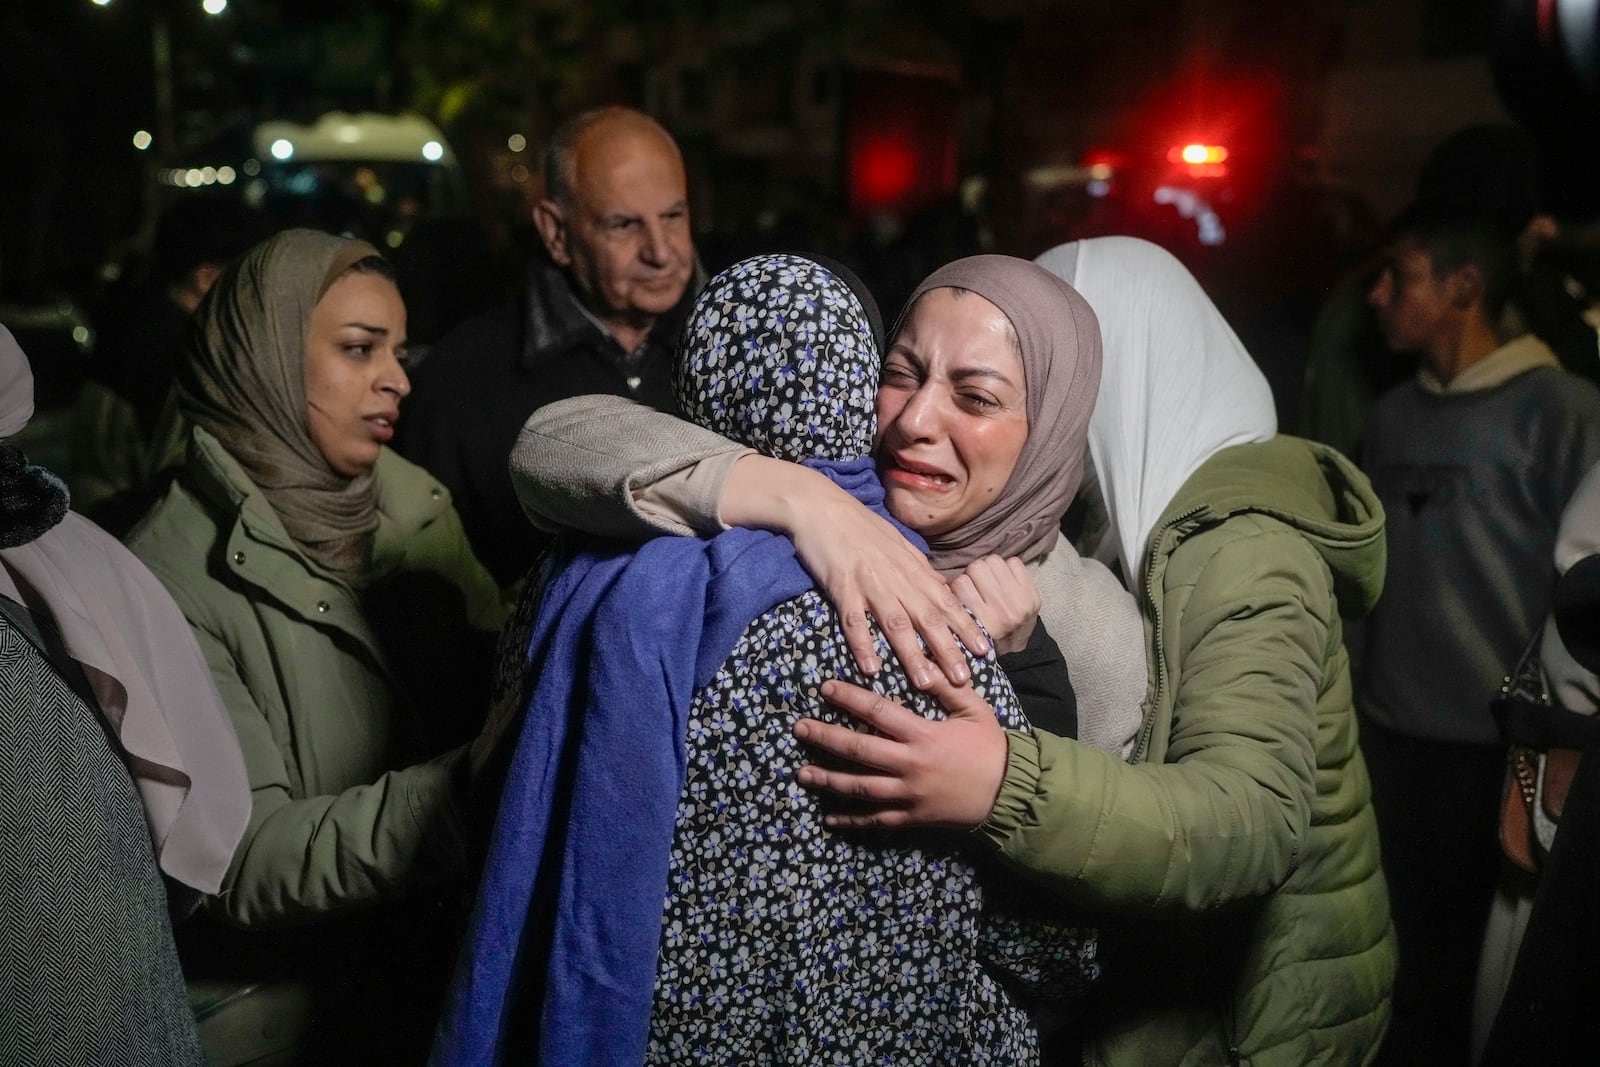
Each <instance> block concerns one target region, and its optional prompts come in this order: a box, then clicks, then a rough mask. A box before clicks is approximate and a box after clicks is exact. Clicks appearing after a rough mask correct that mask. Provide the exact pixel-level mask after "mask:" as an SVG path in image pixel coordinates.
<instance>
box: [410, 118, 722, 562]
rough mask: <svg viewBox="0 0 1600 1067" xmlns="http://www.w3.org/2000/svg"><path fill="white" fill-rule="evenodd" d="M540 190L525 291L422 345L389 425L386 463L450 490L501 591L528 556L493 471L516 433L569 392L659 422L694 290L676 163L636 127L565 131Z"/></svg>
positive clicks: (652, 134) (630, 123)
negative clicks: (613, 401)
mask: <svg viewBox="0 0 1600 1067" xmlns="http://www.w3.org/2000/svg"><path fill="white" fill-rule="evenodd" d="M544 183H545V194H546V195H545V199H543V200H541V201H540V202H539V204H538V206H537V207H536V208H535V209H534V213H533V218H534V223H535V225H536V226H537V227H538V230H539V237H540V240H541V243H542V244H543V251H544V254H543V255H541V256H538V257H537V259H536V262H535V263H534V265H533V270H532V274H531V277H530V279H529V282H528V287H527V291H526V292H525V293H524V294H523V296H522V298H521V299H519V300H518V301H516V302H515V303H513V304H511V305H507V306H505V307H501V308H499V309H496V310H494V311H492V312H489V313H488V314H486V315H484V316H482V317H481V318H478V319H474V320H471V321H469V322H466V323H463V324H462V325H461V326H459V327H457V328H456V329H455V330H453V331H452V332H451V333H450V334H448V335H447V336H446V337H444V338H443V339H442V340H441V341H440V342H439V343H438V344H437V345H436V346H435V347H434V349H433V351H432V353H431V354H430V355H429V357H428V360H427V362H426V364H425V365H424V366H423V367H422V368H421V369H420V370H419V372H418V374H417V375H416V379H415V382H414V391H413V393H412V395H411V397H410V399H409V400H408V401H407V403H406V406H405V410H404V412H403V416H402V419H401V422H400V424H399V428H400V433H401V437H400V442H399V448H400V451H401V452H402V453H404V454H405V455H406V457H407V458H409V459H411V460H412V461H414V462H416V463H419V464H421V465H422V466H423V467H426V468H427V469H428V470H429V471H431V472H432V473H433V474H434V476H435V477H437V478H439V480H441V481H442V482H444V483H445V484H446V485H447V486H449V487H450V491H451V493H453V494H454V496H455V503H456V507H457V509H458V510H459V511H460V513H461V519H462V522H463V523H464V524H465V525H466V529H467V536H468V539H469V540H470V541H471V542H472V546H473V549H474V551H476V552H477V554H478V556H479V558H480V559H481V560H482V561H483V563H484V564H485V566H487V567H488V568H489V570H490V572H491V573H493V574H494V576H495V579H496V580H497V581H499V582H500V583H501V585H508V584H510V583H512V582H514V581H516V580H517V579H518V578H520V577H522V575H523V574H524V573H525V572H526V571H527V569H528V567H529V566H530V565H531V564H532V562H533V559H534V557H535V555H536V554H537V551H538V549H539V547H540V541H539V540H538V535H537V534H535V532H534V531H533V530H532V529H531V528H530V527H529V526H528V523H527V521H526V520H525V519H524V518H523V517H522V510H521V508H520V507H519V506H518V504H517V498H516V493H515V491H514V490H513V489H512V486H511V477H510V475H509V474H508V473H507V470H506V459H507V457H508V456H509V455H510V453H511V445H512V442H513V441H514V440H515V439H516V436H517V431H518V430H519V429H521V428H522V424H523V422H524V421H525V420H526V419H527V417H528V416H529V415H530V414H531V413H532V412H533V411H534V409H535V408H538V407H540V406H542V405H544V404H547V403H549V402H550V401H552V400H557V399H560V398H563V397H568V396H576V395H579V394H582V393H613V394H616V395H619V396H627V397H632V398H634V399H636V400H639V401H642V402H644V403H646V404H650V405H652V406H654V407H658V408H661V409H662V410H668V411H670V410H672V409H673V404H672V398H671V388H670V381H671V371H672V347H673V343H674V341H675V340H676V335H677V331H678V328H679V326H680V325H681V324H682V321H683V317H684V315H685V314H686V313H687V311H688V308H689V305H690V303H691V302H692V301H693V299H694V294H695V292H696V291H697V290H698V289H699V287H700V285H701V284H703V275H702V274H701V272H700V271H699V269H698V267H697V264H696V261H695V254H694V246H693V243H692V241H691V238H690V232H689V201H688V194H687V183H686V181H685V178H684V169H683V157H682V155H681V154H680V153H679V151H678V146H677V145H676V143H674V141H673V140H672V137H671V135H669V134H668V133H667V131H666V130H664V129H662V128H661V126H660V125H659V124H658V123H656V122H655V120H653V119H651V118H650V117H649V116H647V115H645V114H643V113H641V112H638V111H634V110H632V109H630V108H622V107H608V108H600V109H597V110H594V111H587V112H584V113H583V114H580V115H578V116H576V117H575V118H572V119H570V120H568V121H567V122H566V123H565V124H563V125H562V126H561V127H560V128H559V129H557V130H556V132H555V133H554V134H553V135H552V136H551V138H550V142H549V145H548V147H547V150H546V154H545V164H544ZM691 283H693V284H691Z"/></svg>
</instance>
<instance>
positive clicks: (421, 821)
mask: <svg viewBox="0 0 1600 1067" xmlns="http://www.w3.org/2000/svg"><path fill="white" fill-rule="evenodd" d="M195 637H196V639H197V640H198V641H199V643H200V648H201V651H202V652H203V653H204V654H205V657H206V662H207V663H208V664H209V665H210V666H211V671H212V674H213V675H214V677H215V678H216V682H217V689H218V691H219V692H220V693H221V694H222V699H223V703H224V704H225V705H226V706H227V708H228V713H229V716H230V717H231V718H232V720H233V725H234V730H235V732H236V733H237V735H238V738H239V745H240V748H241V750H242V752H243V754H244V762H245V773H246V775H247V776H248V778H249V781H250V795H251V807H250V823H249V825H248V826H247V827H246V829H245V832H244V838H243V839H242V840H241V841H240V842H239V847H238V849H237V850H236V851H235V853H234V857H233V862H232V863H231V864H230V865H229V867H228V873H227V875H226V876H225V877H224V878H223V882H222V891H221V892H220V893H219V894H218V895H217V896H216V897H214V898H211V899H210V900H209V901H208V902H207V907H208V909H209V910H210V911H211V912H212V914H214V915H216V916H217V917H218V918H220V919H222V920H223V921H225V922H228V923H232V924H234V925H238V926H244V927H269V926H281V925H288V924H292V923H296V922H301V921H305V920H308V919H312V918H317V917H319V916H324V915H329V914H332V913H336V912H339V911H343V910H347V909H351V908H356V907H360V906H362V905H367V904H372V903H376V902H378V901H380V900H386V899H394V898H397V897H400V896H404V895H406V894H407V893H409V892H413V891H416V890H419V889H423V888H426V887H428V886H430V885H434V884H438V883H441V882H443V881H446V880H447V879H449V878H451V877H454V876H457V875H459V874H460V873H461V871H462V870H463V869H464V868H465V861H466V844H465V837H464V833H463V828H462V822H461V815H460V812H459V808H458V795H459V792H460V789H459V787H458V783H459V782H461V781H463V777H462V774H461V773H458V767H459V766H460V765H461V764H462V763H463V761H464V759H465V754H466V752H465V749H464V748H457V749H453V750H451V751H450V752H447V753H445V754H444V755H442V756H439V757H437V758H436V759H433V760H430V761H429V762H427V763H420V764H417V765H416V766H412V767H406V768H403V769H401V770H396V771H391V772H389V773H388V774H385V775H383V776H382V777H381V778H379V779H378V780H377V781H375V782H373V783H372V784H370V785H361V786H356V787H354V788H351V789H347V790H345V791H344V792H342V793H339V794H337V795H335V796H318V797H307V798H305V799H303V800H295V799H293V797H292V796H291V793H290V781H289V772H288V769H287V767H285V765H284V762H283V759H282V757H281V756H280V754H279V749H278V746H277V744H276V743H275V742H274V740H273V737H272V732H271V728H270V726H269V724H268V722H267V718H266V716H265V715H263V714H262V712H261V710H260V709H259V708H258V707H257V705H256V703H255V701H254V699H253V698H252V697H251V695H250V691H249V689H248V688H247V687H246V686H245V684H244V681H243V679H241V678H240V676H239V672H238V669H237V667H236V666H235V664H234V660H233V657H232V656H231V655H230V654H229V653H228V650H227V648H226V647H225V646H224V644H223V643H222V642H221V641H220V640H219V639H218V638H217V637H216V636H215V635H213V634H210V633H207V632H205V631H204V630H201V629H199V628H195Z"/></svg>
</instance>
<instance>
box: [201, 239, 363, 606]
mask: <svg viewBox="0 0 1600 1067" xmlns="http://www.w3.org/2000/svg"><path fill="white" fill-rule="evenodd" d="M377 254H378V251H377V249H375V248H373V247H372V246H371V245H369V244H367V243H366V242H365V241H353V240H349V239H348V238H343V237H334V236H332V235H330V234H325V233H318V232H317V231H315V230H286V231H284V232H283V233H280V234H278V235H277V236H275V237H272V238H269V239H268V240H266V241H263V242H262V243H261V244H259V245H257V246H256V247H255V248H253V249H251V250H250V251H249V252H247V253H245V255H244V256H243V257H241V258H240V259H239V260H238V261H237V262H235V263H234V264H233V266H231V267H229V268H228V270H227V271H225V272H224V273H223V275H222V277H220V278H218V279H217V283H216V284H215V285H214V286H212V288H211V291H210V293H208V294H207V295H206V298H205V299H204V300H203V301H201V303H200V306H199V308H197V309H196V311H195V314H194V323H193V325H192V326H191V327H190V331H189V341H188V350H187V352H186V353H185V358H184V360H183V362H182V363H181V364H180V365H179V368H178V404H179V410H180V411H182V412H183V415H184V417H186V418H188V419H189V420H190V421H192V422H194V423H195V424H196V425H198V426H200V427H202V428H204V429H205V430H207V431H208V432H209V433H211V434H212V435H213V436H214V437H216V439H217V440H218V441H220V442H221V443H222V446H223V447H224V448H226V449H227V450H228V453H229V454H230V455H232V456H233V458H234V459H236V460H237V461H238V462H239V465H240V466H242V467H243V468H244V470H245V473H246V474H247V475H249V477H250V481H251V482H253V483H254V484H255V486H256V487H257V488H258V489H260V490H261V492H262V493H263V494H264V495H265V496H266V498H267V502H268V503H270V504H271V505H272V509H273V510H274V511H276V512H277V513H278V517H279V518H280V519H282V520H283V526H284V529H285V530H287V531H288V533H289V536H290V537H292V538H294V540H295V542H296V543H297V544H298V545H299V546H300V547H301V548H302V549H304V551H305V553H306V555H308V556H309V557H310V558H311V560H312V561H313V562H314V563H316V564H317V565H318V566H320V567H322V568H323V569H324V570H326V571H327V572H328V573H329V574H331V575H333V576H334V577H335V578H338V579H340V580H342V581H344V582H345V583H346V584H348V585H350V586H351V587H352V588H354V587H357V586H359V585H360V584H361V582H362V577H363V575H364V574H365V572H366V568H367V564H368V561H369V558H370V554H371V548H372V536H373V532H374V531H375V530H376V529H377V528H378V511H377V506H376V504H375V502H374V499H373V493H372V476H371V475H370V474H368V473H363V474H359V475H357V476H356V477H354V478H347V477H345V476H344V475H342V474H339V473H338V472H337V471H335V470H334V469H333V468H332V467H331V466H329V464H328V461H327V459H326V458H324V457H323V455H322V451H321V449H319V448H318V447H317V445H316V443H315V442H314V441H312V439H311V431H310V429H309V420H308V410H307V407H306V388H305V368H306V330H307V327H308V325H309V324H310V322H311V311H312V309H313V308H314V307H316V304H317V301H318V300H320V299H322V294H323V293H325V292H327V291H328V287H329V286H330V285H332V284H333V283H334V281H335V280H336V279H337V278H338V277H339V276H340V275H341V274H343V273H344V272H345V271H346V270H348V269H349V268H350V266H351V265H352V264H354V263H355V262H357V261H358V260H361V259H364V258H366V257H367V256H375V255H377Z"/></svg>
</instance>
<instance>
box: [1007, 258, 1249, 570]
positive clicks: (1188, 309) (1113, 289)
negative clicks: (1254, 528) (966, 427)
mask: <svg viewBox="0 0 1600 1067" xmlns="http://www.w3.org/2000/svg"><path fill="white" fill-rule="evenodd" d="M1037 262H1038V263H1039V265H1040V266H1042V267H1044V268H1045V269H1046V270H1049V271H1050V272H1051V273H1053V274H1055V275H1056V276H1057V277H1059V278H1061V279H1062V280H1063V281H1065V282H1067V283H1068V284H1069V285H1071V286H1073V287H1074V288H1075V289H1077V290H1078V291H1079V292H1080V293H1082V294H1083V296H1084V299H1086V300H1088V301H1089V306H1090V307H1092V308H1094V311H1095V314H1096V315H1097V316H1099V319H1100V332H1101V335H1102V338H1103V340H1104V344H1105V358H1104V365H1103V367H1102V370H1101V374H1100V393H1099V397H1098V399H1097V400H1096V401H1095V408H1094V415H1093V417H1092V418H1091V419H1090V420H1089V457H1090V460H1091V462H1092V464H1093V466H1094V471H1095V474H1096V476H1097V477H1098V479H1099V484H1100V491H1101V493H1102V495H1103V496H1104V498H1105V504H1106V512H1107V514H1108V516H1109V517H1110V529H1109V530H1108V532H1107V537H1106V540H1105V542H1103V543H1102V546H1101V551H1100V552H1098V553H1096V554H1097V555H1101V556H1102V557H1103V558H1104V557H1105V556H1106V552H1107V550H1108V549H1109V548H1115V550H1116V552H1117V553H1118V554H1119V555H1120V557H1121V560H1122V573H1123V580H1124V581H1125V582H1127V583H1128V585H1129V586H1130V587H1132V586H1134V585H1135V584H1136V583H1137V582H1138V580H1139V575H1141V574H1142V573H1143V572H1144V567H1143V559H1144V552H1145V549H1146V547H1147V545H1148V542H1149V539H1150V534H1151V532H1152V530H1153V529H1154V527H1155V524H1156V520H1157V519H1159V518H1160V517H1161V514H1162V512H1164V511H1166V509H1167V506H1168V505H1169V504H1171V503H1172V499H1173V497H1175V496H1176V495H1177V493H1178V490H1179V489H1181V488H1182V487H1183V483H1184V482H1186V481H1188V480H1189V476H1190V475H1192V474H1193V473H1194V472H1195V471H1196V470H1197V469H1199V467H1200V465H1201V464H1202V463H1204V462H1205V461H1206V460H1208V459H1210V458H1211V457H1212V456H1214V455H1216V454H1217V453H1218V452H1220V451H1221V450H1223V449H1224V448H1228V447H1229V446H1231V445H1238V444H1245V443H1246V442H1250V441H1268V440H1271V439H1272V437H1273V436H1274V435H1275V434H1276V433H1277V432H1278V419H1277V414H1276V410H1275V409H1274V407H1273V403H1272V391H1271V389H1270V388H1269V387H1268V386H1267V380H1266V378H1265V377H1264V376H1263V375H1262V373H1261V371H1260V370H1259V369H1257V367H1256V365H1255V362H1254V361H1253V360H1252V359H1251V358H1250V353H1248V352H1246V351H1245V349H1244V345H1242V344H1240V343H1239V338H1238V337H1237V336H1235V335H1234V332H1233V330H1232V328H1230V327H1229V326H1228V324H1227V322H1226V321H1225V320H1224V319H1223V317H1222V313H1221V312H1220V311H1218V310H1217V308H1216V305H1214V304H1213V303H1212V302H1211V300H1210V298H1209V297H1207V296H1206V294H1205V292H1204V291H1203V290H1202V289H1201V288H1200V283H1199V282H1197V281H1195V279H1194V276H1193V275H1191V274H1190V273H1189V272H1188V270H1187V269H1185V268H1184V266H1183V264H1181V263H1179V262H1178V261H1177V260H1176V259H1174V258H1173V257H1172V255H1171V254H1170V253H1168V252H1167V251H1165V250H1164V249H1162V248H1160V247H1158V246H1156V245H1153V244H1151V243H1150V242H1148V241H1141V240H1139V239H1137V238H1133V237H1097V238H1091V239H1089V240H1084V241H1075V242H1073V243H1071V244H1065V245H1061V246H1059V247H1057V248H1053V249H1051V250H1050V251H1048V252H1046V253H1045V254H1044V255H1042V256H1040V257H1039V258H1038V260H1037Z"/></svg>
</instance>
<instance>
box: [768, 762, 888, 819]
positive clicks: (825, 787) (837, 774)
mask: <svg viewBox="0 0 1600 1067" xmlns="http://www.w3.org/2000/svg"><path fill="white" fill-rule="evenodd" d="M795 780H796V781H798V782H799V783H800V784H801V785H802V786H804V787H805V788H807V789H809V790H811V791H813V792H816V793H831V794H832V795H833V796H836V797H838V798H839V799H841V800H859V801H865V802H869V803H874V804H894V803H898V802H899V801H901V800H903V799H904V798H905V794H906V787H905V783H904V782H902V781H901V780H900V779H898V778H891V777H886V776H884V775H881V774H860V773H857V772H853V771H838V770H829V769H827V768H825V767H818V766H817V765H816V764H807V765H806V766H804V767H801V768H800V773H799V774H797V775H796V776H795ZM852 814H856V813H852Z"/></svg>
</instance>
